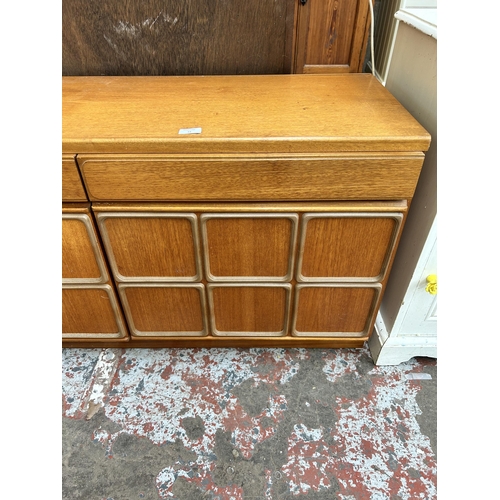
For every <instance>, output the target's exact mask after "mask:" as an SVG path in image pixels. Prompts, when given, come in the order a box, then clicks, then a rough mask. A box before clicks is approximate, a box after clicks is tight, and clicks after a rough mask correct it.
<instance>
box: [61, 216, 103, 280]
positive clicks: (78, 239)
mask: <svg viewBox="0 0 500 500" xmlns="http://www.w3.org/2000/svg"><path fill="white" fill-rule="evenodd" d="M80 217H85V218H86V219H90V217H89V216H87V215H80ZM89 226H90V222H88V223H87V224H85V222H84V220H82V219H81V218H73V219H72V218H64V219H63V220H62V277H63V279H64V278H65V279H75V278H76V279H90V280H92V279H94V280H95V279H98V278H101V277H102V278H104V277H103V276H102V273H101V269H100V268H99V265H98V263H97V259H98V258H99V259H100V258H102V257H101V256H100V255H96V248H95V247H96V244H95V243H94V244H93V243H92V241H91V238H92V239H93V240H95V239H96V235H95V233H93V232H92V233H91V234H89V230H90V228H89ZM105 279H106V278H104V280H105Z"/></svg>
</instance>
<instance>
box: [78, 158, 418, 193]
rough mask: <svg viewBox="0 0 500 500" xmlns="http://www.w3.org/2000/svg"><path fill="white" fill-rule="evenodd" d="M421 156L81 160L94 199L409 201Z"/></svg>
mask: <svg viewBox="0 0 500 500" xmlns="http://www.w3.org/2000/svg"><path fill="white" fill-rule="evenodd" d="M423 159H424V156H423V154H420V153H414V154H409V153H408V154H397V153H392V154H391V153H385V154H381V155H377V156H374V155H373V154H337V155H335V154H329V155H314V156H305V155H304V156H300V155H293V156H286V155H274V156H273V155H265V156H264V155H260V156H259V155H251V156H250V155H238V156H228V155H213V156H209V157H207V155H203V156H202V155H198V156H197V155H191V156H180V155H170V156H165V155H144V156H141V155H90V154H89V155H78V157H77V161H78V165H79V167H80V171H81V173H82V178H83V181H84V183H85V186H86V189H87V193H88V196H89V199H90V200H91V201H96V202H105V201H134V202H145V201H159V202H160V201H266V200H267V201H292V200H297V201H298V200H355V199H357V200H395V199H409V198H411V197H412V196H413V193H414V191H415V187H416V184H417V181H418V176H419V173H420V168H421V166H422V163H423Z"/></svg>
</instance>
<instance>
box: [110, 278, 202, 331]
mask: <svg viewBox="0 0 500 500" xmlns="http://www.w3.org/2000/svg"><path fill="white" fill-rule="evenodd" d="M118 290H119V293H120V297H121V300H122V304H123V308H124V312H125V316H126V318H127V321H128V324H129V328H130V333H131V334H132V335H134V336H137V337H168V336H205V335H208V328H207V319H206V297H205V287H204V285H203V284H201V283H193V284H171V283H169V284H166V283H155V284H152V283H119V284H118Z"/></svg>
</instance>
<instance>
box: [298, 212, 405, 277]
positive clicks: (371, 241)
mask: <svg viewBox="0 0 500 500" xmlns="http://www.w3.org/2000/svg"><path fill="white" fill-rule="evenodd" d="M402 219H403V215H402V214H400V213H389V214H373V213H324V214H304V217H303V221H302V235H301V242H300V251H299V262H298V272H297V280H298V281H303V282H305V281H343V280H353V279H354V280H356V281H371V282H377V281H381V280H383V279H384V277H385V274H386V272H387V268H388V265H389V262H390V257H391V255H392V252H393V250H394V248H395V244H396V240H397V235H398V233H399V228H400V227H401V221H402Z"/></svg>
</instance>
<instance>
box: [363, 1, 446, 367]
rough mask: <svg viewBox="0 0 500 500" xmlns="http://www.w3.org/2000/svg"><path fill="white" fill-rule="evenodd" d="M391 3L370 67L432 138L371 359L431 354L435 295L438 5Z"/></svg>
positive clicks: (382, 361)
mask: <svg viewBox="0 0 500 500" xmlns="http://www.w3.org/2000/svg"><path fill="white" fill-rule="evenodd" d="M393 5H394V10H395V12H394V11H393V12H389V13H387V12H385V13H384V15H385V16H386V18H385V19H380V20H379V21H380V22H378V24H377V25H376V29H377V30H378V32H379V33H380V34H381V33H386V32H387V27H388V26H389V25H391V24H392V25H393V28H394V29H393V30H392V35H391V36H389V37H387V38H386V39H385V40H384V44H385V46H384V47H379V48H380V49H381V50H380V51H379V54H380V55H381V56H380V57H381V58H380V60H379V62H378V64H377V53H376V54H375V62H376V64H375V68H376V70H377V69H379V68H380V71H381V73H380V74H378V76H379V78H380V80H381V81H382V82H383V83H384V85H385V86H386V88H387V89H388V90H389V91H390V92H391V93H392V94H393V95H394V96H395V97H396V98H397V99H398V100H399V101H400V102H401V103H402V104H403V105H404V106H405V108H406V109H407V110H408V111H409V112H410V113H411V114H412V115H413V116H414V117H415V118H416V119H417V120H418V121H419V122H420V124H421V125H423V126H424V127H425V128H426V129H427V130H428V131H429V132H430V134H431V136H432V143H431V147H430V149H429V151H428V152H427V154H426V159H425V162H424V165H423V168H422V172H421V176H420V180H419V183H418V185H417V189H416V191H415V196H414V198H413V201H412V205H411V208H410V211H409V215H408V220H407V222H406V226H405V228H404V231H403V234H402V237H401V241H400V245H399V249H398V253H397V255H396V259H395V261H394V265H393V270H392V274H391V277H390V279H389V281H388V283H387V288H386V292H385V295H384V298H383V300H382V304H381V307H380V310H379V313H378V315H377V320H376V323H375V331H374V333H373V335H372V336H371V338H370V341H369V345H370V350H371V353H372V356H373V359H374V361H375V364H377V365H395V364H399V363H401V362H403V361H407V360H408V359H410V358H412V357H414V356H428V357H433V358H436V357H437V301H438V298H437V297H438V295H437V294H436V295H432V294H430V293H428V292H427V291H426V286H427V277H428V276H429V275H436V276H437V275H438V270H437V192H436V191H437V190H436V184H437V182H436V178H437V111H436V107H437V98H436V88H437V21H436V19H437V16H436V12H437V10H436V8H435V6H434V7H433V6H432V5H429V6H423V5H422V6H420V5H413V4H411V5H410V4H409V1H405V0H402V1H401V2H400V4H399V5H396V4H395V3H394V2H393ZM394 19H395V20H396V24H395V26H394ZM384 26H385V27H384ZM382 57H383V59H382ZM377 73H378V72H377Z"/></svg>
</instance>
